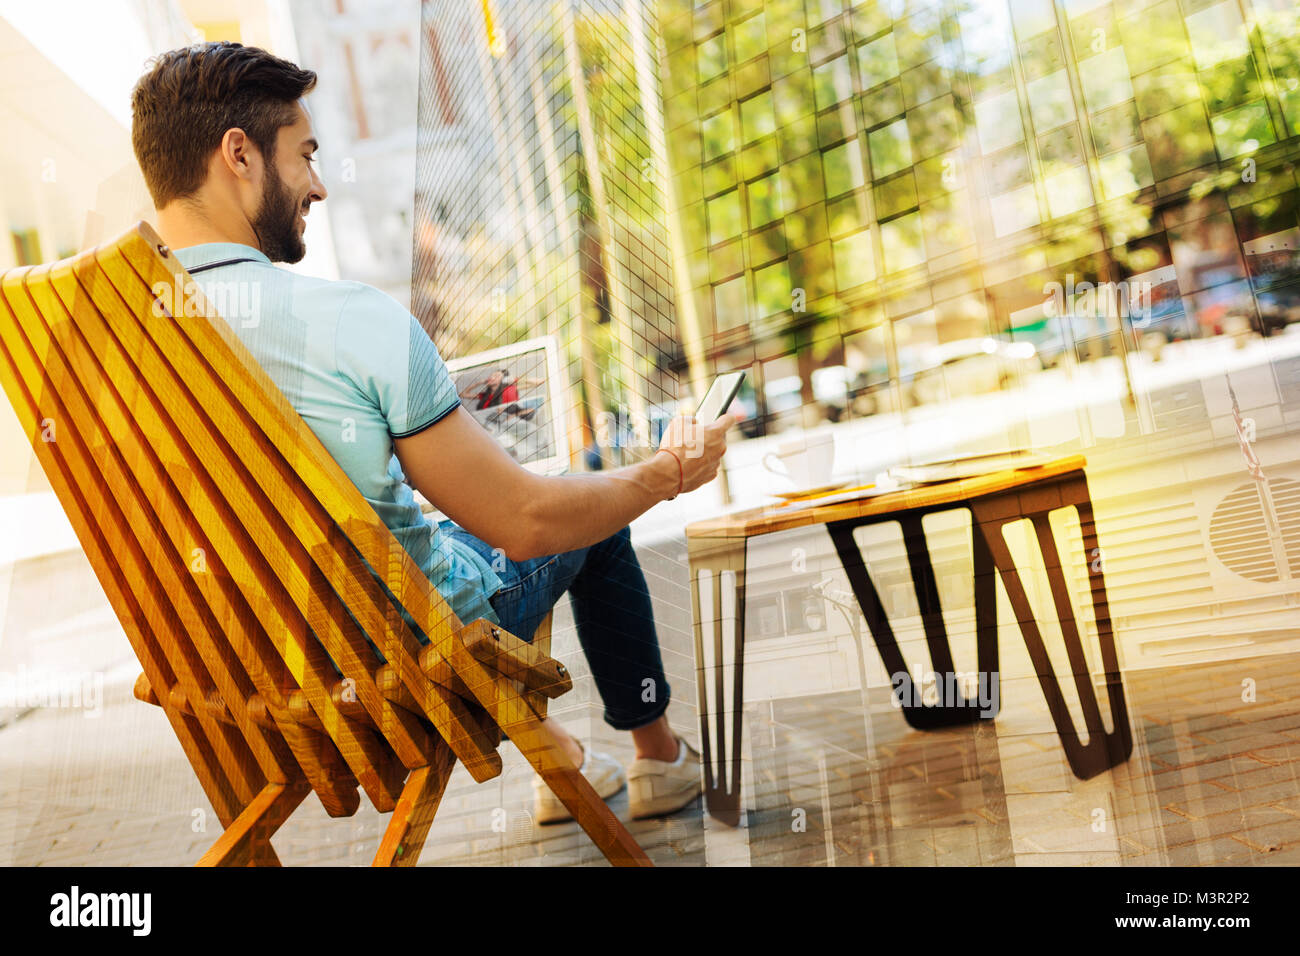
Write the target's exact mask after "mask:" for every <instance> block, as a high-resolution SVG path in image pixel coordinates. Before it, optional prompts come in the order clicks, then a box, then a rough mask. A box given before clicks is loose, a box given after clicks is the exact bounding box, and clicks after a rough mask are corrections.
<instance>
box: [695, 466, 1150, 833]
mask: <svg viewBox="0 0 1300 956" xmlns="http://www.w3.org/2000/svg"><path fill="white" fill-rule="evenodd" d="M1085 464H1086V462H1085V460H1084V458H1083V456H1082V455H1074V456H1070V457H1067V458H1061V459H1058V460H1056V461H1052V462H1050V463H1047V464H1044V465H1041V466H1039V467H1034V468H1025V469H1018V470H1012V471H1001V472H996V473H991V474H987V475H981V476H979V477H976V478H964V479H959V480H956V481H948V482H943V483H941V484H932V485H921V486H917V487H914V488H910V489H906V490H901V491H894V492H889V493H886V494H881V495H876V496H874V497H863V498H858V499H853V500H847V501H837V502H835V503H832V504H825V505H804V506H802V507H791V506H789V505H785V504H784V503H783V504H774V505H768V506H764V507H760V508H753V509H750V510H747V511H740V512H736V513H733V514H728V515H723V516H721V517H718V518H711V519H708V520H706V521H697V522H694V523H692V524H689V525H687V527H686V543H687V553H688V555H689V560H690V575H691V610H692V613H693V617H694V622H695V667H696V687H697V692H698V698H699V709H700V737H701V743H702V750H701V753H702V757H703V760H704V774H705V798H706V801H707V805H708V809H709V813H710V814H712V815H713V816H714V817H715V818H717V819H718V820H721V821H723V822H726V823H729V824H731V825H733V826H734V825H736V824H737V823H739V820H740V809H741V801H740V779H741V777H740V755H741V714H742V711H743V707H744V696H743V689H744V647H745V629H744V623H745V551H746V545H747V543H748V541H749V539H750V538H752V537H755V536H758V535H764V534H770V533H772V532H775V531H786V530H789V529H792V528H802V527H807V526H809V525H817V524H823V525H825V526H826V529H827V531H828V532H829V533H830V537H831V541H832V543H833V544H834V546H835V550H836V553H837V555H838V556H839V559H840V563H841V564H842V565H843V567H844V571H845V573H846V574H847V575H848V578H849V582H850V584H851V585H852V587H853V592H854V595H855V597H856V598H857V601H858V605H859V607H860V608H861V610H862V613H863V616H864V617H865V618H866V620H867V625H868V627H869V629H870V631H871V636H872V638H873V640H874V641H875V643H876V647H877V649H878V650H879V652H880V655H881V658H882V659H883V661H884V663H885V666H886V668H887V669H888V672H889V673H890V674H891V675H906V674H907V665H906V663H905V662H904V660H903V656H902V654H901V652H900V651H899V648H898V643H897V640H896V639H895V637H894V632H893V629H892V628H891V626H890V623H889V620H888V618H887V617H886V614H885V610H884V607H883V605H882V604H881V601H880V596H879V595H878V594H877V592H876V588H875V586H874V585H873V584H872V582H871V578H870V577H869V576H868V574H867V570H866V565H865V564H864V562H863V559H862V553H861V550H860V549H859V548H858V545H857V543H856V542H855V541H854V539H853V531H854V529H855V528H858V527H859V526H861V525H866V524H874V523H880V522H885V521H895V522H898V523H899V525H900V526H901V528H902V532H903V539H904V542H905V548H906V552H907V560H908V565H909V567H910V570H911V574H912V584H913V588H914V589H915V591H916V598H917V602H918V604H919V606H920V609H921V621H922V627H923V630H924V633H925V640H926V644H927V646H928V648H929V651H930V658H931V664H932V668H933V671H934V672H935V674H936V675H937V676H938V678H939V680H937V683H938V685H939V688H940V698H939V702H938V703H935V704H925V703H923V702H921V703H918V702H917V700H916V699H915V695H909V694H907V693H904V690H905V688H904V687H901V686H900V687H895V694H896V696H897V697H898V698H899V702H900V703H901V706H902V710H903V715H904V717H905V718H906V720H907V722H908V723H909V724H910V725H911V726H912V727H915V728H917V729H920V730H926V729H931V728H935V727H946V726H953V725H957V724H965V723H972V722H974V721H976V720H980V719H992V718H993V717H996V710H995V711H994V712H993V713H991V714H990V713H984V712H983V711H982V710H981V709H980V708H979V707H978V706H975V702H974V701H971V700H968V699H965V698H962V697H961V696H960V695H959V694H958V695H957V697H956V698H955V699H953V698H951V697H949V696H947V695H945V694H944V693H943V691H944V689H945V688H949V689H951V688H955V686H956V683H957V675H956V673H955V671H954V668H953V660H952V651H951V648H950V647H949V644H948V636H947V632H946V629H945V627H944V620H943V614H942V611H941V609H940V605H939V592H938V587H937V585H936V581H935V576H934V570H933V568H932V567H931V562H930V554H929V550H928V548H927V546H926V541H925V532H924V530H923V528H922V521H923V519H924V518H925V516H926V515H927V514H930V513H932V512H937V511H948V510H953V509H958V508H963V509H966V510H968V511H970V513H971V541H972V547H973V555H972V558H973V570H974V579H975V580H974V596H975V602H974V603H975V633H976V647H977V656H978V662H979V663H978V667H979V671H980V673H981V674H983V675H988V679H989V680H997V679H998V677H997V675H998V674H999V671H998V646H997V593H996V585H995V576H994V574H995V571H996V573H997V575H1000V576H1001V578H1002V584H1003V586H1004V587H1005V589H1006V592H1007V597H1008V598H1009V599H1010V603H1011V607H1012V609H1013V610H1014V612H1015V615H1016V619H1017V621H1018V623H1019V625H1020V631H1021V634H1022V635H1023V637H1024V640H1025V644H1026V646H1027V647H1028V650H1029V656H1030V659H1031V661H1032V662H1033V666H1034V670H1035V671H1036V672H1037V674H1038V680H1039V683H1040V685H1041V686H1042V689H1043V696H1044V697H1045V698H1046V701H1047V706H1048V709H1049V711H1050V712H1051V715H1052V720H1053V722H1054V723H1055V725H1056V729H1057V733H1058V734H1059V735H1060V738H1061V746H1062V747H1063V748H1064V750H1065V755H1066V759H1067V760H1068V761H1069V764H1070V769H1071V770H1072V771H1073V773H1074V775H1075V776H1076V777H1078V778H1080V779H1082V780H1086V779H1088V778H1089V777H1093V776H1096V775H1097V774H1099V773H1101V772H1102V771H1104V770H1106V769H1109V768H1110V767H1113V766H1115V765H1117V764H1120V763H1123V762H1124V761H1125V760H1127V759H1128V757H1129V754H1130V753H1132V750H1133V739H1132V733H1131V731H1130V728H1129V721H1128V711H1127V708H1126V706H1125V703H1124V693H1123V684H1122V681H1121V678H1120V673H1119V664H1118V660H1117V658H1116V654H1115V641H1114V635H1113V634H1112V632H1111V624H1110V611H1109V608H1108V605H1107V602H1106V584H1105V580H1104V578H1103V575H1102V568H1101V562H1100V561H1089V560H1088V556H1089V555H1100V553H1101V552H1100V550H1099V546H1098V544H1097V529H1096V525H1095V524H1094V520H1093V512H1092V499H1091V498H1090V496H1089V494H1088V480H1087V477H1086V476H1085V475H1084V465H1085ZM1067 507H1074V508H1075V509H1076V511H1077V512H1078V516H1079V525H1080V530H1081V532H1082V537H1083V554H1084V561H1085V563H1086V564H1087V565H1088V576H1089V577H1088V580H1089V583H1090V589H1091V592H1092V605H1093V612H1094V616H1095V619H1096V623H1097V638H1098V642H1099V643H1100V645H1101V654H1102V664H1103V667H1104V668H1105V679H1106V690H1107V696H1108V697H1109V698H1110V713H1111V726H1112V727H1113V728H1114V729H1113V730H1111V731H1110V732H1107V731H1106V729H1105V727H1104V725H1103V724H1102V719H1101V712H1100V710H1099V708H1098V705H1097V695H1096V693H1095V691H1094V689H1093V685H1092V679H1091V676H1090V674H1089V672H1088V665H1087V661H1086V659H1085V657H1084V651H1083V644H1082V641H1081V639H1080V636H1079V626H1078V623H1077V621H1076V619H1075V614H1074V607H1073V605H1072V602H1071V600H1070V595H1069V591H1068V589H1067V586H1066V580H1065V575H1064V571H1063V569H1062V567H1061V564H1060V560H1059V557H1058V551H1057V547H1056V541H1055V539H1054V538H1053V535H1052V527H1051V523H1050V521H1049V516H1050V515H1051V513H1052V512H1053V511H1056V510H1058V509H1060V508H1067ZM1022 518H1028V519H1029V520H1030V522H1031V523H1032V524H1033V527H1034V530H1035V532H1036V536H1037V540H1038V545H1039V552H1040V554H1041V555H1042V560H1043V564H1044V567H1045V570H1046V572H1047V578H1048V581H1049V583H1050V586H1051V592H1052V600H1053V603H1054V605H1055V607H1056V612H1057V618H1058V620H1059V622H1060V627H1061V633H1062V635H1063V636H1064V638H1065V645H1066V651H1067V654H1068V658H1069V661H1070V669H1071V671H1072V672H1073V674H1074V681H1075V687H1076V688H1077V691H1078V695H1079V702H1080V705H1081V707H1082V710H1083V716H1084V722H1085V724H1086V726H1087V731H1088V743H1087V744H1084V743H1082V742H1081V740H1080V737H1079V734H1078V732H1077V731H1076V730H1075V727H1074V724H1073V722H1072V720H1071V719H1070V714H1069V711H1068V710H1067V708H1066V704H1065V699H1064V697H1063V696H1062V694H1061V688H1060V684H1059V683H1058V681H1057V676H1056V673H1055V671H1054V670H1053V668H1052V664H1051V661H1050V659H1049V658H1048V655H1047V650H1046V648H1045V647H1044V644H1043V638H1042V634H1041V633H1040V631H1039V627H1038V623H1037V621H1036V620H1035V619H1034V614H1033V611H1032V610H1031V608H1030V605H1029V600H1028V597H1027V596H1026V593H1025V588H1024V585H1023V584H1022V582H1021V579H1020V573H1019V571H1017V569H1016V566H1015V562H1014V560H1013V559H1012V556H1011V552H1010V550H1009V549H1008V547H1007V543H1006V540H1005V538H1004V537H1003V535H1002V528H1003V525H1005V524H1007V523H1008V522H1011V521H1018V520H1021V519H1022ZM702 572H707V573H708V576H709V578H711V581H712V598H713V600H712V613H711V615H710V619H709V620H705V619H704V618H703V616H702V614H701V605H700V586H701V585H700V579H701V576H702V575H701V573H702ZM724 572H731V574H733V575H734V589H735V619H734V621H733V622H732V630H733V634H732V637H731V647H730V649H731V650H732V652H733V664H732V666H731V667H729V668H724V666H723V665H724V661H725V656H724V653H723V651H724V646H725V645H724V637H723V629H724V628H723V615H722V594H723V584H722V582H723V574H724ZM706 632H707V633H708V635H709V640H708V641H707V642H706V639H705V635H706ZM726 670H730V672H731V675H732V680H731V682H730V683H731V686H730V687H727V686H724V683H725V681H724V671H726ZM906 679H907V678H904V680H906ZM710 685H711V686H712V688H713V692H714V693H713V699H714V700H715V701H717V706H716V708H714V709H713V710H712V711H711V709H710V706H709V703H708V695H707V694H706V690H707V689H708V687H709V686H710ZM909 697H910V698H911V699H908V698H909ZM998 699H999V700H1000V695H999V698H998ZM728 718H729V719H730V721H731V745H730V747H729V748H728V745H727V736H726V733H725V731H726V723H725V722H726V721H727V719H728ZM728 750H730V753H728Z"/></svg>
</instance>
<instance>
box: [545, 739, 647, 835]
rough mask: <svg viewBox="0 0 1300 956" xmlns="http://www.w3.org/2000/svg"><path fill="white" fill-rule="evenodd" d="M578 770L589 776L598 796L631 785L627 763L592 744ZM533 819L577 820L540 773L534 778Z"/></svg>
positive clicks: (583, 754) (602, 796)
mask: <svg viewBox="0 0 1300 956" xmlns="http://www.w3.org/2000/svg"><path fill="white" fill-rule="evenodd" d="M578 772H579V773H581V774H582V775H583V776H584V777H586V778H587V782H588V783H589V784H591V787H592V789H593V790H595V791H596V796H598V797H600V799H602V800H607V799H609V798H610V797H612V796H613V795H614V794H616V793H618V792H619V791H620V790H622V789H623V787H624V786H625V785H626V784H627V774H626V773H624V772H623V765H622V764H620V763H619V762H618V761H617V760H615V759H614V758H613V757H611V756H610V755H609V754H603V753H600V752H599V751H596V750H592V749H591V748H590V747H583V750H582V766H581V767H579V768H578ZM533 818H534V819H535V820H536V821H537V822H538V823H563V822H564V821H565V820H572V819H573V814H571V813H570V812H569V808H568V807H566V806H565V805H564V804H563V803H561V802H560V798H559V797H557V796H556V795H555V794H554V793H552V792H551V788H550V787H549V786H547V785H546V781H545V780H543V779H542V777H541V775H540V774H538V775H537V776H536V777H534V778H533Z"/></svg>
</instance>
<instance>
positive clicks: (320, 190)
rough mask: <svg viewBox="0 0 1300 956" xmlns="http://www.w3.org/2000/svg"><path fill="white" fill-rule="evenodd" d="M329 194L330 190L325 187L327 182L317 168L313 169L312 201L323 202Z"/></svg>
mask: <svg viewBox="0 0 1300 956" xmlns="http://www.w3.org/2000/svg"><path fill="white" fill-rule="evenodd" d="M328 195H329V190H328V189H326V188H325V182H324V180H322V179H321V178H320V176H319V175H317V173H316V170H314V169H313V170H312V171H311V201H312V202H323V201H324V200H325V197H326V196H328Z"/></svg>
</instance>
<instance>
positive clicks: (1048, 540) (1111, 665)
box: [971, 483, 1133, 780]
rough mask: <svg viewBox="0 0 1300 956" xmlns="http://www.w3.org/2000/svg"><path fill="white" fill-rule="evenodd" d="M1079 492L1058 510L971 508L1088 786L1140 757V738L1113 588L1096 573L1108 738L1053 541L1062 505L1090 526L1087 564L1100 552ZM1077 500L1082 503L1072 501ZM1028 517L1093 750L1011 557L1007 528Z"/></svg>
mask: <svg viewBox="0 0 1300 956" xmlns="http://www.w3.org/2000/svg"><path fill="white" fill-rule="evenodd" d="M1079 487H1080V486H1079V485H1077V484H1071V485H1070V486H1068V487H1067V486H1065V485H1064V483H1063V485H1062V490H1063V491H1066V492H1067V494H1066V495H1065V496H1063V497H1062V499H1061V500H1060V501H1059V502H1057V503H1054V506H1053V505H1046V506H1044V507H1043V508H1041V509H1031V508H1025V507H1024V502H1023V500H1017V501H1015V502H1014V507H1008V503H1009V502H1008V501H1006V500H1004V499H984V500H981V501H976V502H973V503H972V505H971V510H972V513H973V515H974V524H975V525H976V526H977V527H978V534H979V535H980V536H981V537H982V538H983V540H984V543H985V545H986V546H987V548H988V550H989V553H990V554H991V556H992V559H993V564H994V566H995V567H996V568H997V570H998V573H999V575H1000V576H1001V578H1002V584H1003V586H1004V587H1005V588H1006V591H1007V598H1008V599H1009V600H1010V602H1011V607H1012V609H1013V610H1014V611H1015V615H1016V620H1017V621H1018V622H1019V625H1020V633H1021V635H1022V636H1023V637H1024V639H1025V645H1026V647H1027V648H1028V650H1029V657H1030V660H1031V661H1032V662H1033V665H1034V670H1035V671H1036V672H1037V674H1038V682H1039V684H1040V686H1041V687H1042V689H1043V697H1044V698H1045V699H1046V701H1047V709H1048V710H1049V711H1050V713H1051V715H1052V721H1053V723H1054V724H1055V725H1056V730H1057V733H1058V734H1059V735H1060V738H1061V746H1062V748H1063V749H1064V750H1065V756H1066V759H1067V760H1068V761H1069V763H1070V769H1071V770H1072V771H1073V773H1074V775H1075V776H1076V777H1078V778H1079V779H1080V780H1087V779H1089V778H1090V777H1095V776H1096V775H1097V774H1099V773H1101V772H1102V771H1104V770H1108V769H1109V768H1111V767H1113V766H1115V765H1116V764H1119V763H1123V762H1124V761H1125V760H1127V759H1128V757H1129V754H1130V753H1132V749H1133V739H1132V733H1131V731H1130V729H1129V722H1128V712H1127V709H1126V707H1125V704H1124V691H1123V684H1122V680H1121V678H1120V675H1119V667H1118V662H1117V658H1116V654H1115V643H1114V637H1113V635H1112V633H1111V630H1110V618H1109V611H1108V610H1107V604H1106V597H1105V582H1104V581H1103V580H1101V578H1100V572H1096V573H1093V574H1092V576H1091V578H1090V580H1092V592H1093V607H1094V609H1095V613H1096V617H1097V623H1098V635H1097V636H1098V642H1099V643H1100V644H1101V650H1102V660H1103V665H1104V666H1105V668H1106V687H1107V694H1108V696H1109V697H1110V707H1111V717H1112V722H1113V724H1114V728H1115V729H1114V730H1113V731H1112V732H1111V733H1110V734H1107V733H1106V730H1105V727H1104V726H1103V725H1102V722H1101V711H1100V709H1099V708H1098V706H1097V695H1096V693H1095V691H1094V689H1093V686H1092V678H1091V675H1090V673H1089V670H1088V665H1087V661H1086V659H1085V657H1084V653H1083V642H1082V640H1081V638H1080V635H1079V627H1078V623H1077V621H1076V619H1075V614H1074V608H1073V605H1072V602H1071V600H1070V595H1069V591H1068V589H1067V587H1066V582H1065V574H1064V571H1063V569H1062V567H1061V563H1060V559H1059V554H1058V551H1057V547H1056V541H1055V539H1054V537H1053V535H1052V528H1051V523H1050V521H1049V516H1050V514H1051V512H1052V511H1053V510H1055V508H1057V507H1064V506H1066V505H1068V504H1075V505H1076V507H1078V508H1079V516H1080V522H1081V524H1084V525H1085V527H1084V559H1085V560H1087V556H1088V554H1090V553H1091V550H1090V549H1091V548H1092V547H1095V546H1096V528H1095V526H1094V525H1093V522H1092V507H1091V502H1090V501H1083V502H1081V501H1079V500H1078V489H1079ZM1082 489H1083V492H1082V493H1083V495H1084V496H1085V498H1086V495H1087V486H1086V484H1083V485H1082ZM1069 492H1073V494H1069ZM1009 497H1014V496H1009ZM1071 497H1073V498H1074V499H1075V500H1070V498H1071ZM1022 517H1027V518H1029V519H1030V521H1031V522H1032V523H1033V525H1034V530H1035V531H1036V533H1037V539H1038V547H1039V551H1040V552H1041V553H1042V557H1043V564H1044V567H1045V568H1046V571H1047V578H1048V581H1049V583H1050V585H1051V590H1052V598H1053V602H1054V604H1055V605H1056V612H1057V618H1058V620H1059V622H1060V626H1061V634H1062V636H1063V637H1064V638H1065V646H1066V653H1067V656H1068V658H1069V661H1070V668H1071V670H1072V671H1073V672H1074V681H1075V688H1076V690H1077V692H1078V695H1079V702H1080V705H1081V706H1082V708H1083V717H1084V724H1085V726H1086V727H1087V730H1088V743H1087V745H1084V744H1083V743H1082V742H1081V741H1080V738H1079V733H1078V731H1077V730H1076V729H1075V726H1074V722H1073V721H1072V720H1071V718H1070V713H1069V710H1068V708H1067V707H1066V704H1065V698H1064V696H1063V695H1062V694H1061V686H1060V683H1059V682H1058V680H1057V677H1056V672H1055V671H1054V670H1053V668H1052V662H1051V659H1050V658H1049V657H1048V655H1047V649H1046V647H1045V646H1044V644H1043V637H1042V633H1041V632H1040V630H1039V628H1038V622H1037V621H1036V620H1035V618H1034V613H1033V610H1032V609H1031V608H1030V606H1029V598H1028V596H1027V595H1026V593H1025V588H1024V585H1023V583H1022V582H1021V580H1020V573H1019V571H1018V570H1017V569H1016V566H1015V562H1014V560H1013V559H1012V557H1011V551H1010V549H1009V548H1008V547H1007V543H1006V539H1005V538H1004V537H1003V535H1002V529H1003V526H1004V525H1006V524H1007V523H1008V522H1009V521H1015V520H1019V519H1020V518H1022Z"/></svg>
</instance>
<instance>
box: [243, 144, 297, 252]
mask: <svg viewBox="0 0 1300 956" xmlns="http://www.w3.org/2000/svg"><path fill="white" fill-rule="evenodd" d="M301 211H302V204H301V203H299V202H298V201H297V200H295V199H294V198H293V196H292V194H291V193H290V192H289V189H288V187H287V186H285V184H284V180H283V179H281V178H280V174H279V173H278V172H276V169H275V164H274V163H267V164H266V182H265V185H264V186H263V187H262V202H261V205H260V206H258V209H257V214H256V215H255V216H253V222H252V226H253V233H254V235H256V236H257V241H258V243H259V244H260V245H261V247H262V252H264V253H266V257H267V258H268V259H270V260H271V261H272V262H300V261H302V257H303V256H305V255H306V254H307V246H306V244H305V243H304V242H303V241H302V236H300V235H299V234H298V213H299V212H301Z"/></svg>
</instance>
